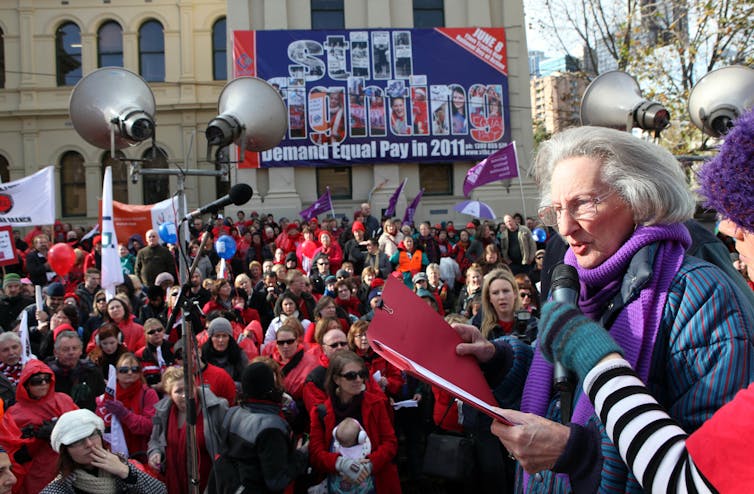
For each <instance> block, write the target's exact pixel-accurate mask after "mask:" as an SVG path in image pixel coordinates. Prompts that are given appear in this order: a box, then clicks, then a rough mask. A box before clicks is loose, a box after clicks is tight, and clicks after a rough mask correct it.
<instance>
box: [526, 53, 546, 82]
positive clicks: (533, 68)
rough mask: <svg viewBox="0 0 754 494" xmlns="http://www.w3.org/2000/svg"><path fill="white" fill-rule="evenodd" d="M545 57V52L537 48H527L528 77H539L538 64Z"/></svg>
mask: <svg viewBox="0 0 754 494" xmlns="http://www.w3.org/2000/svg"><path fill="white" fill-rule="evenodd" d="M544 59H545V52H543V51H538V50H529V77H539V76H540V75H542V74H541V72H540V69H539V66H540V64H541V63H542V60H544Z"/></svg>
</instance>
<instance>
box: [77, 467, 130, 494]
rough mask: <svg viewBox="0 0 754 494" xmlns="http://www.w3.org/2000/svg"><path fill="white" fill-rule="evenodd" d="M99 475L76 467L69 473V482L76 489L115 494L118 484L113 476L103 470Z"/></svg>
mask: <svg viewBox="0 0 754 494" xmlns="http://www.w3.org/2000/svg"><path fill="white" fill-rule="evenodd" d="M99 473H100V475H92V474H91V473H89V472H87V471H86V470H83V469H81V468H77V469H76V470H74V471H73V474H72V475H71V477H70V478H71V484H72V485H73V487H74V488H75V489H77V491H82V492H91V493H92V494H94V493H97V494H115V493H116V492H118V485H117V484H116V481H115V477H113V476H112V475H110V474H109V473H107V472H105V471H100V472H99Z"/></svg>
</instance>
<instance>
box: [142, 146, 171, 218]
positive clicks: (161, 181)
mask: <svg viewBox="0 0 754 494" xmlns="http://www.w3.org/2000/svg"><path fill="white" fill-rule="evenodd" d="M142 159H143V160H144V162H143V163H142V168H167V167H168V155H167V153H166V152H165V151H163V150H162V149H160V148H150V149H147V150H146V151H145V152H144V155H143V156H142ZM141 178H142V181H141V183H142V186H143V190H144V204H154V203H156V202H160V201H164V200H165V199H167V198H168V197H170V181H169V180H168V176H167V175H165V176H160V175H142V176H141Z"/></svg>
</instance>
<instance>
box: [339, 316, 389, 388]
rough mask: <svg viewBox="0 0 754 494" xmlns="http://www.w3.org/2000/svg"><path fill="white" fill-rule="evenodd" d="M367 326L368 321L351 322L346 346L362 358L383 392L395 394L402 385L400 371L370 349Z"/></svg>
mask: <svg viewBox="0 0 754 494" xmlns="http://www.w3.org/2000/svg"><path fill="white" fill-rule="evenodd" d="M367 328H369V323H368V322H366V321H363V320H359V321H356V322H355V323H353V324H351V329H350V330H349V331H348V347H349V348H350V349H351V350H353V352H354V353H356V355H358V356H359V357H361V358H363V359H364V363H365V364H366V366H367V369H368V370H369V376H370V377H371V378H372V379H374V381H375V382H376V383H377V384H379V385H380V388H381V389H382V390H383V391H384V392H385V394H387V395H388V396H396V395H397V394H398V392H399V391H400V389H401V386H403V376H402V375H401V371H399V370H398V368H397V367H395V366H393V365H390V364H389V363H388V361H387V360H385V359H384V358H382V357H380V356H379V355H378V354H377V353H376V352H375V351H374V350H372V347H371V346H369V341H368V340H367ZM376 372H379V373H380V378H379V379H377V378H375V377H374V374H375V373H376Z"/></svg>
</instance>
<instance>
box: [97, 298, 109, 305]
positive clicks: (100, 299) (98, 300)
mask: <svg viewBox="0 0 754 494" xmlns="http://www.w3.org/2000/svg"><path fill="white" fill-rule="evenodd" d="M102 302H107V299H104V298H98V299H97V303H98V304H101V303H102Z"/></svg>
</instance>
